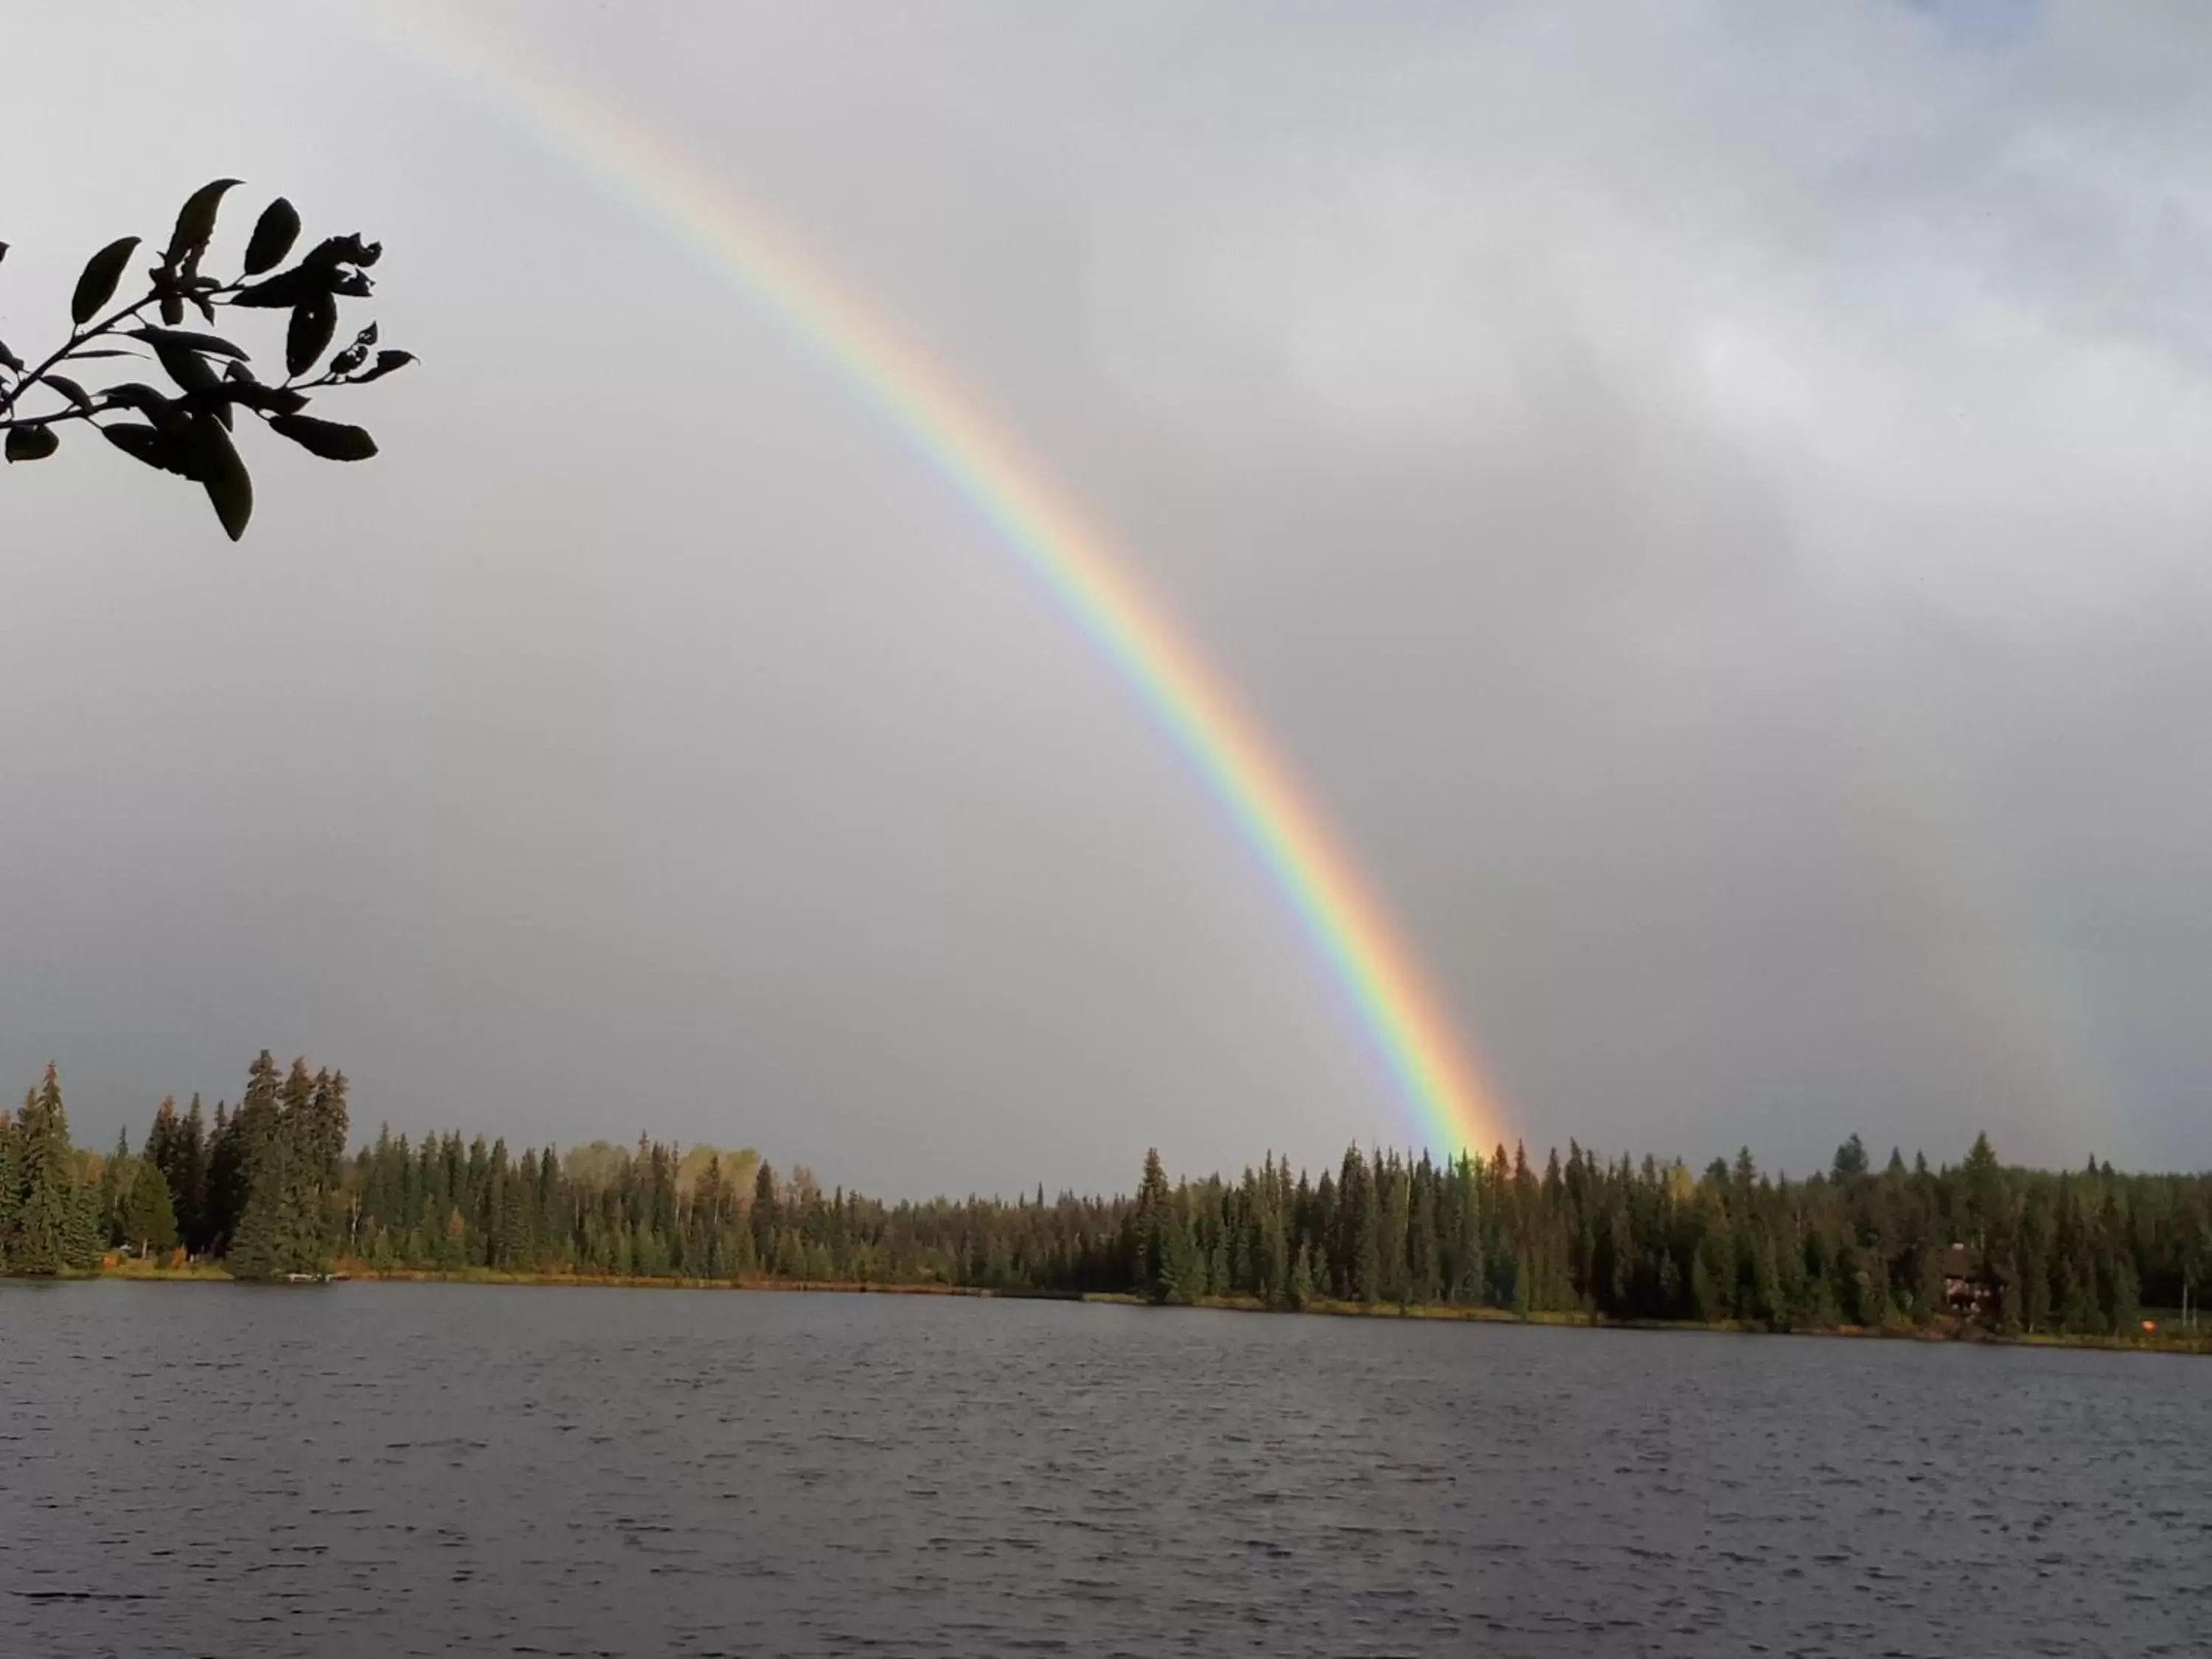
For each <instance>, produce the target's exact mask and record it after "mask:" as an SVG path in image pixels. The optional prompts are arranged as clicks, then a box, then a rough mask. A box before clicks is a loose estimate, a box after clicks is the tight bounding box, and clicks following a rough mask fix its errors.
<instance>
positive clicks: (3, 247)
mask: <svg viewBox="0 0 2212 1659" xmlns="http://www.w3.org/2000/svg"><path fill="white" fill-rule="evenodd" d="M7 257H8V244H7V243H5V242H0V259H4V258H7Z"/></svg>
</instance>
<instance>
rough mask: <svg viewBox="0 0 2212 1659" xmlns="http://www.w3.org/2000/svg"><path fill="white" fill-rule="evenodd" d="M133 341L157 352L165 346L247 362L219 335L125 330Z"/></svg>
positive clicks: (185, 330) (158, 330) (159, 330)
mask: <svg viewBox="0 0 2212 1659" xmlns="http://www.w3.org/2000/svg"><path fill="white" fill-rule="evenodd" d="M124 332H125V334H128V335H129V336H130V337H131V338H132V339H134V340H143V341H145V342H146V343H147V344H149V345H150V346H153V347H154V348H155V349H157V350H158V349H160V348H161V347H162V346H165V345H170V346H181V347H183V348H184V349H185V350H186V351H204V352H205V353H207V355H208V356H210V357H235V358H237V359H238V360H239V361H240V362H247V361H249V360H248V359H247V357H246V353H245V352H243V351H241V350H240V349H238V348H237V347H236V346H234V345H233V344H231V343H230V342H229V341H228V340H226V339H223V338H222V337H220V336H219V335H214V334H195V333H193V332H192V331H190V330H189V329H181V328H127V329H125V330H124Z"/></svg>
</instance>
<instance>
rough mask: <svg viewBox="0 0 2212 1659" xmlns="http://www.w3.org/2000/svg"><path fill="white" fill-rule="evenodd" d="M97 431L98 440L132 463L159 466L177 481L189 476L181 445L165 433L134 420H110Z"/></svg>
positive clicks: (188, 465) (186, 457)
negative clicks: (101, 440)
mask: <svg viewBox="0 0 2212 1659" xmlns="http://www.w3.org/2000/svg"><path fill="white" fill-rule="evenodd" d="M99 431H100V436H101V437H103V438H105V439H106V440H107V441H108V442H110V443H112V444H113V445H114V446H115V447H117V448H118V449H119V450H121V451H122V452H123V453H125V454H126V455H128V456H130V457H131V458H132V459H135V460H141V461H143V462H145V463H146V465H149V466H155V467H159V468H160V469H161V471H164V472H173V473H175V474H176V475H177V476H178V477H180V478H189V477H191V476H192V468H191V459H190V458H189V456H188V455H187V453H186V452H185V447H184V445H183V443H182V442H180V441H179V440H178V439H177V438H176V437H174V436H173V435H170V434H168V433H167V432H158V431H156V430H155V428H152V427H150V426H147V425H144V424H143V423H142V422H137V421H110V422H108V423H107V424H106V425H105V426H103V427H100V428H99Z"/></svg>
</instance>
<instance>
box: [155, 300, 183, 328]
mask: <svg viewBox="0 0 2212 1659" xmlns="http://www.w3.org/2000/svg"><path fill="white" fill-rule="evenodd" d="M161 320H162V321H163V322H165V323H167V325H169V326H170V327H171V328H174V327H175V326H176V325H178V324H179V323H181V322H183V321H184V320H185V302H184V301H182V300H179V298H178V297H177V296H176V295H173V294H164V295H162V296H161Z"/></svg>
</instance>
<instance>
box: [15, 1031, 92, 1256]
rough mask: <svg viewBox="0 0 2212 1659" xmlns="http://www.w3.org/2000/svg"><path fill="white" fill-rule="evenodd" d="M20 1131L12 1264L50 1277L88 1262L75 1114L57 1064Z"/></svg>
mask: <svg viewBox="0 0 2212 1659" xmlns="http://www.w3.org/2000/svg"><path fill="white" fill-rule="evenodd" d="M15 1133H16V1137H17V1146H18V1152H17V1158H18V1176H17V1178H18V1181H19V1182H20V1188H19V1193H18V1196H17V1200H16V1204H15V1237H14V1239H13V1242H12V1245H11V1248H10V1249H9V1267H10V1268H11V1270H12V1271H14V1272H15V1273H31V1274H40V1275H44V1274H51V1273H59V1272H61V1271H62V1270H63V1269H64V1267H75V1266H80V1265H82V1257H83V1255H84V1249H85V1244H86V1240H85V1238H84V1237H83V1232H84V1224H83V1217H82V1211H81V1209H80V1206H79V1205H78V1203H77V1195H76V1179H75V1173H74V1171H73V1170H71V1168H70V1138H69V1115H68V1113H67V1112H66V1111H65V1110H64V1109H63V1106H62V1085H61V1078H60V1075H59V1073H58V1072H57V1071H56V1070H55V1069H54V1067H53V1066H47V1067H46V1082H45V1084H44V1085H43V1086H42V1087H40V1089H38V1090H37V1091H34V1092H33V1093H31V1094H29V1095H27V1096H25V1097H24V1098H23V1114H22V1116H21V1119H19V1120H18V1121H17V1125H16V1131H15Z"/></svg>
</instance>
